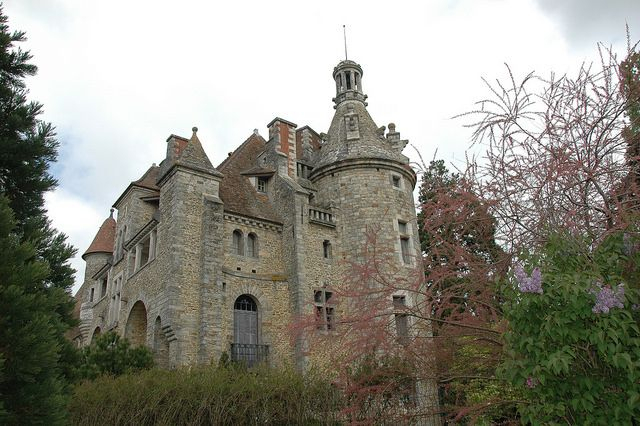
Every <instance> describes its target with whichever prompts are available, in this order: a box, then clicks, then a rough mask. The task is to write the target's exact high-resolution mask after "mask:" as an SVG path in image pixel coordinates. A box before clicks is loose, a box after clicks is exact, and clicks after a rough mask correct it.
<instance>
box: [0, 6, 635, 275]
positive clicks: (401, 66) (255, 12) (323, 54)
mask: <svg viewBox="0 0 640 426" xmlns="http://www.w3.org/2000/svg"><path fill="white" fill-rule="evenodd" d="M601 3H602V4H601ZM601 3H600V2H597V3H596V2H594V3H593V4H592V5H591V9H590V11H593V13H590V14H589V15H588V16H587V17H583V18H579V17H578V16H575V17H573V16H571V17H570V18H571V19H569V18H567V16H568V15H567V13H568V12H567V11H569V12H570V10H569V9H562V10H561V11H560V12H558V11H556V10H553V9H552V8H551V7H550V6H549V3H547V2H546V0H485V1H478V0H473V1H472V0H458V1H445V0H441V1H434V2H431V1H430V2H413V1H407V0H398V1H394V2H393V3H389V2H379V1H368V2H358V1H352V2H343V1H337V0H330V1H324V2H312V3H309V4H307V3H302V2H293V1H284V0H280V1H277V0H276V1H271V2H263V1H249V0H242V1H233V2H201V1H196V0H186V1H181V2H179V3H178V2H175V1H164V0H163V1H155V0H154V1H152V0H136V1H129V0H112V1H110V2H87V1H84V0H37V1H36V0H8V1H7V0H5V8H4V9H5V13H6V14H7V15H8V16H9V25H10V27H11V28H12V29H21V30H24V31H26V32H27V35H28V37H29V41H28V42H27V43H26V44H25V45H24V46H23V47H24V48H27V49H30V50H31V51H32V53H33V54H34V63H35V64H36V65H38V66H39V69H40V71H39V74H38V75H37V76H36V77H33V78H30V79H29V80H28V82H27V83H28V85H29V87H30V89H31V94H32V97H33V98H34V99H37V100H38V101H40V102H42V103H43V104H44V106H45V114H44V119H46V120H48V121H51V122H52V123H53V124H54V125H55V126H56V127H57V129H58V135H59V140H60V142H61V149H60V161H59V164H58V165H57V166H56V167H55V169H54V170H55V172H56V177H57V178H58V179H59V181H60V187H59V189H58V191H57V192H56V193H54V195H50V196H48V197H47V202H48V206H49V207H50V209H51V214H52V219H53V221H54V224H55V226H56V227H58V228H59V229H60V230H62V231H63V232H65V233H66V234H68V235H69V237H70V241H71V242H72V243H73V244H74V245H76V246H77V247H78V248H79V250H80V251H82V250H84V249H86V247H87V246H88V244H89V243H90V241H91V239H92V238H93V236H94V235H95V232H96V231H97V227H98V226H99V225H100V223H101V222H102V220H104V218H106V216H107V214H108V209H109V207H110V206H111V204H112V202H113V201H114V200H115V199H116V198H117V197H118V196H119V195H120V193H121V192H122V191H123V190H124V189H125V188H126V186H127V184H128V183H129V182H130V181H132V180H135V179H137V178H138V177H140V175H141V174H142V173H143V172H144V171H145V170H146V169H147V168H148V166H149V165H150V164H151V163H152V162H159V161H161V160H162V157H163V156H164V152H165V139H166V138H167V136H168V135H169V134H171V133H176V134H180V135H184V136H189V134H190V129H191V127H192V126H194V125H195V126H198V128H199V129H200V131H199V133H198V135H199V137H200V139H201V141H202V142H203V145H204V147H205V150H206V151H207V153H208V154H209V156H210V157H211V160H212V162H213V163H214V164H218V163H219V162H221V161H222V160H223V159H224V158H225V157H226V155H227V153H228V152H229V151H232V150H233V149H235V148H236V147H237V146H238V145H239V144H240V143H241V142H242V141H244V140H245V138H246V137H247V136H249V135H250V134H251V132H252V131H253V129H254V128H258V129H259V130H260V131H261V132H262V134H263V135H264V134H265V133H266V129H265V126H266V123H268V122H269V121H270V120H271V119H272V118H274V117H275V116H280V117H283V118H286V119H289V120H291V121H293V122H295V123H298V125H300V126H302V125H305V124H308V125H310V126H312V127H313V128H314V129H316V130H317V131H319V132H321V131H326V130H327V128H328V126H329V123H330V120H331V117H332V114H333V108H332V106H333V104H332V102H331V98H332V96H333V95H334V93H333V91H334V84H333V81H332V79H331V72H332V70H333V67H334V66H335V65H336V64H337V62H338V61H339V60H341V59H342V58H343V55H344V50H343V39H342V25H343V24H346V25H347V35H348V51H349V58H350V59H353V60H356V61H358V62H359V63H360V64H361V65H362V67H363V69H364V76H363V87H364V89H365V92H366V93H367V94H368V95H369V111H370V112H371V115H372V117H373V118H374V119H375V120H376V121H377V123H378V125H387V124H388V123H389V122H395V123H396V124H397V129H398V130H399V131H400V132H401V133H402V136H403V137H404V138H408V139H409V140H410V142H411V143H412V144H413V145H415V146H416V147H417V148H418V149H419V150H420V152H421V153H422V155H423V157H424V158H425V159H426V160H427V161H428V160H430V159H431V157H432V156H433V153H434V152H435V150H436V149H438V156H439V157H440V158H444V159H445V160H447V161H452V162H454V163H458V165H459V163H460V162H462V161H463V159H464V152H465V150H466V149H467V148H468V139H469V136H470V132H469V131H468V129H464V128H463V127H462V124H463V123H464V120H451V119H450V117H452V116H453V115H456V114H459V113H461V112H464V111H468V110H470V109H472V108H473V103H474V101H476V100H478V99H480V98H482V97H483V96H486V94H487V92H486V89H485V88H484V87H483V83H482V81H481V79H480V77H481V76H485V77H487V78H489V79H493V78H495V77H496V76H504V74H505V73H504V71H505V69H504V65H503V63H504V62H508V63H509V64H510V65H511V66H512V69H513V70H514V72H515V73H516V75H519V76H523V75H525V74H526V73H528V72H530V71H532V70H536V71H538V72H541V73H543V74H545V73H547V72H549V71H551V70H556V71H558V72H561V73H562V72H566V71H570V70H572V69H575V68H577V66H578V65H579V64H580V63H581V62H582V61H583V60H584V59H586V58H588V56H586V55H587V53H585V52H589V55H592V54H593V53H594V52H595V46H594V45H592V42H591V41H590V40H591V39H590V38H589V37H586V38H585V37H583V36H580V35H579V34H578V33H577V32H576V30H575V28H578V27H580V26H581V25H582V26H588V22H585V21H584V20H585V19H595V17H597V16H599V14H605V15H606V14H607V13H609V12H611V13H614V12H615V14H617V15H616V16H619V15H621V14H625V13H629V12H630V11H635V10H637V7H636V6H633V7H629V4H628V3H622V2H613V3H610V2H607V3H605V2H601ZM633 3H634V4H636V3H637V2H633ZM301 5H303V6H301ZM580 7H581V6H580V5H576V8H580ZM558 16H564V17H565V18H562V19H560V18H558ZM638 16H639V14H637V13H636V14H635V15H633V16H632V17H630V18H629V19H631V18H634V19H635V20H636V21H637V19H638ZM614 21H615V20H608V21H607V22H614ZM630 24H633V23H632V22H630ZM637 27H638V25H636V28H637ZM598 28H599V30H598V31H599V32H597V33H596V34H598V35H599V37H602V38H599V40H602V41H604V42H605V43H617V46H618V47H619V49H618V50H621V49H620V48H622V49H623V48H624V46H623V45H622V44H621V43H622V41H621V40H620V35H621V33H622V31H623V29H622V28H619V29H618V28H614V29H613V30H612V31H613V32H612V33H610V34H609V33H607V32H606V31H605V30H607V29H608V28H609V27H607V26H603V25H599V26H598ZM607 31H608V30H607ZM632 31H633V25H632ZM576 34H578V36H575V35H576ZM607 37H610V38H607ZM584 40H587V41H586V44H588V45H590V46H589V49H586V50H585V48H584V46H583V44H584V43H583V42H584ZM593 57H594V56H591V58H593ZM409 155H410V156H412V157H413V158H414V159H416V156H415V155H413V153H412V152H410V150H409ZM56 203H57V204H56ZM56 205H57V206H58V207H56ZM74 264H76V263H74ZM79 277H80V278H82V276H81V275H79Z"/></svg>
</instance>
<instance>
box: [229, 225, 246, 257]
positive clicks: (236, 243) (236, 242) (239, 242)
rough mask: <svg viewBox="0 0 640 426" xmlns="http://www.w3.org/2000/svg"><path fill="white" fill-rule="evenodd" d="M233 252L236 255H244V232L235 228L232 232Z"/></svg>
mask: <svg viewBox="0 0 640 426" xmlns="http://www.w3.org/2000/svg"><path fill="white" fill-rule="evenodd" d="M231 252H232V253H233V254H234V255H236V256H244V252H245V250H244V232H242V230H240V229H234V230H233V232H232V233H231Z"/></svg>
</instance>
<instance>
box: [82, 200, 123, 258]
mask: <svg viewBox="0 0 640 426" xmlns="http://www.w3.org/2000/svg"><path fill="white" fill-rule="evenodd" d="M115 238H116V221H115V219H114V218H113V210H111V216H109V217H108V218H107V219H106V220H105V221H104V222H102V226H100V229H99V230H98V233H97V234H96V236H95V237H94V238H93V241H92V242H91V244H90V245H89V248H88V249H87V251H85V252H84V254H83V255H82V259H85V256H87V255H88V254H92V253H113V243H114V241H115Z"/></svg>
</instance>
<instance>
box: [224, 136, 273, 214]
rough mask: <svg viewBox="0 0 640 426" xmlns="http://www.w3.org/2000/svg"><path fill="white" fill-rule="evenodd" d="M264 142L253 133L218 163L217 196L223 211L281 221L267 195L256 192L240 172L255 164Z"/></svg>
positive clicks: (254, 166) (253, 167)
mask: <svg viewBox="0 0 640 426" xmlns="http://www.w3.org/2000/svg"><path fill="white" fill-rule="evenodd" d="M265 144H266V141H265V140H264V139H263V138H262V136H260V135H257V134H255V133H254V134H252V135H251V136H249V138H248V139H247V140H246V141H244V142H243V143H242V145H240V146H239V147H238V149H236V150H235V151H234V152H233V153H231V155H229V157H227V158H225V160H224V161H223V162H222V163H220V165H219V166H218V170H220V171H221V172H222V173H223V174H224V179H222V182H221V183H220V198H221V199H222V201H223V202H224V209H225V211H229V212H233V213H237V214H240V215H243V216H249V217H255V218H258V219H265V220H269V221H271V222H277V223H282V218H281V217H280V215H279V214H278V213H277V212H276V211H275V209H274V208H273V206H272V205H271V203H270V202H269V197H268V196H267V195H266V194H262V193H259V192H258V191H257V190H256V188H255V187H254V186H253V185H252V184H251V182H250V181H249V178H248V177H247V176H244V175H243V174H242V173H243V172H246V171H247V170H252V169H255V168H256V167H257V159H258V156H259V155H260V154H261V153H262V151H264V148H265Z"/></svg>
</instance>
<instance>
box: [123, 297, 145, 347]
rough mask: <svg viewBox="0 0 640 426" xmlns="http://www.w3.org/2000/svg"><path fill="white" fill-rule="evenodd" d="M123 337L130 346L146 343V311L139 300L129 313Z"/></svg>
mask: <svg viewBox="0 0 640 426" xmlns="http://www.w3.org/2000/svg"><path fill="white" fill-rule="evenodd" d="M124 337H126V338H127V339H128V340H129V342H131V345H132V346H142V345H144V344H145V343H146V342H147V309H146V308H145V307H144V303H142V301H140V300H138V301H137V302H136V303H135V305H133V308H132V309H131V312H129V318H128V319H127V325H126V327H125V331H124Z"/></svg>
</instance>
